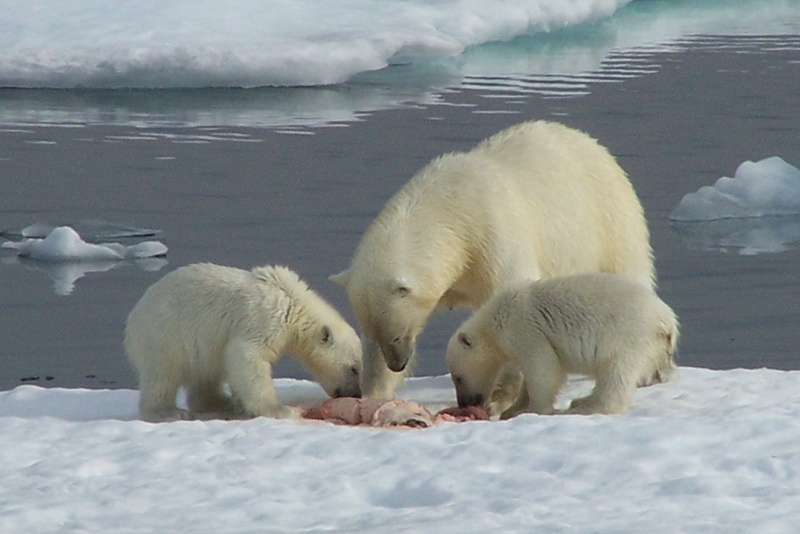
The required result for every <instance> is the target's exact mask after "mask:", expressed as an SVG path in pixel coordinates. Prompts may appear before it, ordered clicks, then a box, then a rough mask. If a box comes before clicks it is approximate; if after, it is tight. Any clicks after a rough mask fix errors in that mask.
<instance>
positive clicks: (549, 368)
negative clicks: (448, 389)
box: [447, 273, 678, 418]
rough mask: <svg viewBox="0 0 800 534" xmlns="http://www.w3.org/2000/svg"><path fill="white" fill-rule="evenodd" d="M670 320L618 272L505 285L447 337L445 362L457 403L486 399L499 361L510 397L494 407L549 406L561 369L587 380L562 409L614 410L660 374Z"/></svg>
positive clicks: (547, 410) (549, 409) (669, 368)
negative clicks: (515, 381) (512, 377)
mask: <svg viewBox="0 0 800 534" xmlns="http://www.w3.org/2000/svg"><path fill="white" fill-rule="evenodd" d="M677 342H678V322H677V319H676V317H675V314H674V312H673V311H672V309H671V308H670V307H669V306H667V304H665V303H664V301H662V300H661V299H660V298H659V297H658V296H657V295H656V294H655V293H654V292H653V291H652V290H651V289H650V288H648V287H645V286H644V285H642V284H641V283H639V282H638V281H633V280H631V279H629V278H627V277H625V276H622V275H614V274H604V273H591V274H579V275H572V276H566V277H561V278H551V279H548V280H541V281H538V282H531V283H526V284H521V285H515V286H510V287H508V288H506V289H504V290H502V291H500V292H498V293H497V294H495V295H494V296H493V297H492V298H491V299H490V300H489V301H488V302H487V303H486V304H485V305H484V306H483V307H481V308H480V309H479V310H478V311H477V312H475V314H474V315H473V316H471V317H470V318H468V319H467V320H466V321H465V322H464V323H463V324H462V325H461V326H460V327H459V329H458V330H457V331H456V333H455V334H453V336H452V337H451V338H450V341H449V344H448V347H447V363H448V365H449V368H450V372H451V374H452V378H453V382H454V384H455V388H456V396H457V398H458V404H459V405H460V406H470V405H480V404H486V403H488V402H489V400H490V398H489V396H490V394H491V392H492V390H493V388H494V386H495V383H496V381H497V378H498V374H499V371H500V369H501V368H502V367H503V366H504V365H506V364H511V365H513V366H515V367H516V368H517V369H519V370H520V371H521V372H522V375H523V377H524V386H523V390H522V393H521V395H520V397H519V399H518V401H517V403H516V404H515V405H513V406H511V407H510V408H508V410H506V411H505V412H504V413H503V414H502V417H503V418H508V417H513V416H514V415H517V414H518V413H521V412H534V413H539V414H551V413H553V412H554V408H553V403H554V401H555V398H556V395H557V394H558V391H559V389H560V388H561V387H562V386H563V385H564V383H565V382H566V379H567V375H568V374H583V375H588V376H590V377H592V378H594V379H595V387H594V390H593V391H592V393H591V394H590V395H589V396H587V397H584V398H580V399H576V400H574V401H572V404H571V406H570V409H569V412H571V413H584V414H589V413H605V414H610V413H621V412H625V411H626V410H627V409H628V408H629V407H630V404H631V400H632V398H633V394H634V391H635V390H636V387H637V384H638V383H640V382H642V381H644V380H647V379H651V378H655V381H658V382H665V381H667V380H669V378H670V376H671V374H672V373H673V371H674V368H675V365H674V363H673V362H674V360H673V356H674V353H675V350H676V346H677Z"/></svg>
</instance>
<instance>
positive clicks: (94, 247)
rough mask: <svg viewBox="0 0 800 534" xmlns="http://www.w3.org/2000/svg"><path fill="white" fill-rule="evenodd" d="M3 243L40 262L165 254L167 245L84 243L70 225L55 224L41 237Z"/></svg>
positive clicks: (119, 258)
mask: <svg viewBox="0 0 800 534" xmlns="http://www.w3.org/2000/svg"><path fill="white" fill-rule="evenodd" d="M2 246H3V248H9V249H13V250H16V251H17V254H18V255H19V256H20V257H23V258H30V259H35V260H40V261H74V262H81V261H103V260H111V261H114V260H130V259H141V258H153V257H158V256H165V255H166V254H167V246H166V245H164V244H163V243H161V242H160V241H145V242H143V243H138V244H136V245H130V246H125V245H122V244H120V243H104V244H93V243H87V242H86V241H84V240H83V239H81V236H80V235H79V234H78V232H76V231H75V230H74V229H73V228H71V227H69V226H58V227H56V228H54V229H52V230H51V231H50V233H49V234H47V237H45V238H43V239H40V238H27V239H24V240H23V241H7V242H5V243H3V245H2Z"/></svg>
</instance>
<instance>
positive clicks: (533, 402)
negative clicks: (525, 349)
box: [518, 339, 567, 415]
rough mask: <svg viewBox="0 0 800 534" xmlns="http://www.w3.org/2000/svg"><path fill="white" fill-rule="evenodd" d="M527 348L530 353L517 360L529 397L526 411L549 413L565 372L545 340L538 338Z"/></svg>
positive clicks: (553, 409)
mask: <svg viewBox="0 0 800 534" xmlns="http://www.w3.org/2000/svg"><path fill="white" fill-rule="evenodd" d="M529 350H530V353H529V354H527V355H525V356H524V360H525V361H521V362H518V365H519V368H520V369H521V370H522V375H523V376H524V377H525V382H524V384H525V388H526V389H527V391H528V397H529V399H530V400H529V403H528V409H527V410H526V411H528V412H532V413H538V414H543V415H549V414H552V413H554V411H555V408H554V407H553V405H554V403H555V401H556V396H557V395H558V391H559V390H560V389H561V386H563V385H564V383H565V382H566V381H567V373H566V372H564V368H563V367H562V366H561V363H560V362H559V359H558V355H557V354H556V352H555V350H553V347H552V346H551V345H550V343H549V342H547V341H546V340H543V339H542V340H539V342H538V343H534V346H533V347H532V349H529Z"/></svg>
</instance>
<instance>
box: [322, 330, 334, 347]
mask: <svg viewBox="0 0 800 534" xmlns="http://www.w3.org/2000/svg"><path fill="white" fill-rule="evenodd" d="M322 343H323V344H324V345H330V344H331V343H333V332H331V329H330V328H328V327H327V326H323V327H322Z"/></svg>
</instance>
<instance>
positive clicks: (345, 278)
mask: <svg viewBox="0 0 800 534" xmlns="http://www.w3.org/2000/svg"><path fill="white" fill-rule="evenodd" d="M328 280H330V281H331V282H333V283H334V284H339V285H340V286H342V287H347V284H348V283H350V269H345V270H344V271H342V272H340V273H339V274H332V275H330V276H329V277H328Z"/></svg>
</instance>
